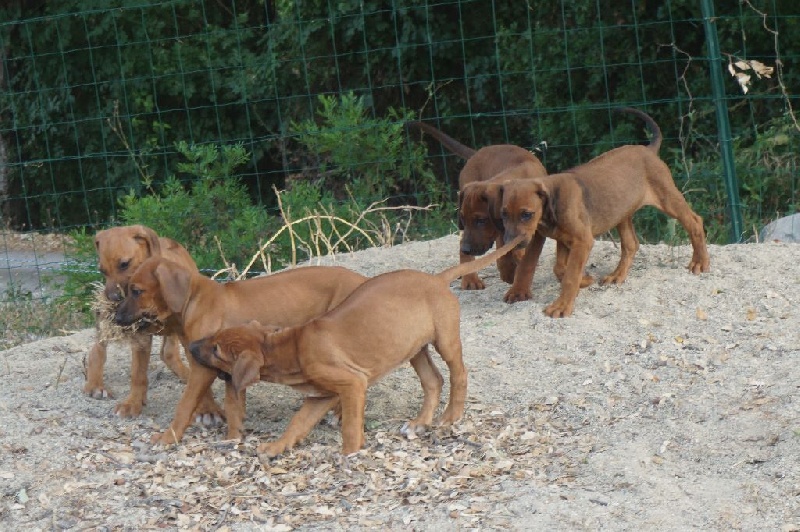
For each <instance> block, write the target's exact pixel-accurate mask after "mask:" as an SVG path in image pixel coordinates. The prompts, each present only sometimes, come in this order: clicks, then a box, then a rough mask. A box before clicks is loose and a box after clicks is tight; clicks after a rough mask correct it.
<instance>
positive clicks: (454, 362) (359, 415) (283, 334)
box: [190, 237, 522, 457]
mask: <svg viewBox="0 0 800 532" xmlns="http://www.w3.org/2000/svg"><path fill="white" fill-rule="evenodd" d="M521 240H522V238H521V237H517V238H516V239H514V240H512V241H511V242H509V243H508V244H506V245H505V246H503V247H501V248H500V249H498V250H496V251H494V252H493V253H491V254H489V255H486V256H485V257H482V258H480V259H478V260H476V261H473V262H470V263H466V264H460V265H458V266H455V267H453V268H450V269H448V270H445V271H443V272H441V273H439V274H437V275H430V274H427V273H423V272H419V271H415V270H400V271H395V272H390V273H385V274H383V275H378V276H377V277H373V278H371V279H369V280H368V281H366V282H365V283H364V284H362V285H361V286H359V287H358V288H357V289H356V290H355V291H353V293H352V294H351V295H350V297H348V298H347V299H345V300H344V301H343V302H342V303H341V304H340V305H339V306H338V307H336V308H335V309H333V310H332V311H330V312H328V313H327V314H325V315H323V316H320V317H319V318H316V319H314V320H312V321H310V322H308V323H306V324H304V325H300V326H297V327H289V328H286V329H281V330H278V331H277V332H275V328H274V327H272V326H270V325H266V326H262V325H259V324H258V323H250V324H248V325H243V326H238V327H234V328H229V329H225V330H222V331H220V332H218V333H216V334H214V335H213V336H211V337H209V338H205V339H203V340H200V341H197V342H194V343H193V344H192V345H191V346H190V350H191V353H192V356H193V357H194V358H195V360H196V361H197V362H199V363H200V364H202V365H204V366H206V367H209V368H214V369H215V370H218V371H221V372H223V373H225V374H227V375H230V380H231V382H232V385H233V388H234V389H235V390H237V391H239V390H243V389H244V388H246V387H247V386H249V385H251V384H253V383H255V382H258V381H259V380H264V381H270V382H276V383H280V384H286V385H288V386H291V387H293V388H295V389H297V390H299V391H301V392H303V393H305V394H306V398H305V400H304V402H303V405H302V407H301V408H300V410H299V411H298V412H297V414H295V416H294V417H293V418H292V420H291V421H290V422H289V426H288V427H287V428H286V431H285V432H284V434H283V436H281V437H280V438H279V439H278V440H276V441H274V442H271V443H265V444H261V445H259V447H258V453H259V455H262V456H264V457H272V456H276V455H278V454H281V453H282V452H283V451H285V450H286V449H291V448H292V447H293V446H294V445H295V444H296V443H298V442H300V441H301V440H302V439H303V438H305V437H306V435H308V433H309V432H310V431H311V429H312V428H313V427H314V425H316V424H317V422H319V420H320V419H322V417H323V416H324V415H325V414H326V413H327V412H328V411H329V410H330V409H331V408H334V407H335V406H336V405H337V404H339V403H340V402H341V408H342V453H344V454H349V453H353V452H356V451H358V450H359V449H360V448H361V447H363V445H364V407H365V403H366V393H367V388H368V387H369V386H370V385H371V384H373V383H374V382H376V381H377V380H378V379H380V378H381V377H383V376H384V375H386V374H387V373H388V372H389V371H391V370H392V369H394V368H396V367H397V366H399V365H400V364H402V363H403V362H405V361H407V360H408V361H410V362H411V365H412V367H413V368H414V370H415V371H416V373H417V376H418V377H419V379H420V382H421V383H422V389H423V395H424V397H423V403H422V409H421V410H420V413H419V415H418V416H417V417H416V418H415V419H414V420H412V421H409V422H408V423H407V424H406V425H405V427H404V429H403V430H404V431H416V430H418V429H420V428H422V427H424V426H426V425H430V424H431V422H432V421H433V414H434V412H435V410H436V406H437V405H438V403H439V398H440V396H441V392H442V384H443V380H442V376H441V374H440V373H439V371H438V370H437V369H436V366H434V364H433V361H432V360H431V357H430V353H429V352H428V344H431V345H433V346H434V347H435V348H436V350H437V351H438V352H439V354H440V355H441V357H442V359H443V360H444V361H445V363H446V364H447V367H448V369H449V370H450V400H449V403H448V405H447V408H446V409H445V411H444V412H443V413H442V415H441V416H439V418H438V420H437V422H438V423H440V424H451V423H453V422H455V421H457V420H459V419H460V418H461V416H462V415H463V412H464V401H465V398H466V393H467V373H466V370H465V368H464V362H463V360H462V356H461V335H460V308H459V304H458V298H457V297H456V296H455V295H453V293H452V292H451V291H450V286H449V285H450V283H451V282H452V281H454V280H455V279H457V278H458V277H459V276H461V275H464V274H465V273H468V272H470V271H476V270H478V269H481V268H484V267H486V266H487V265H488V264H490V263H491V262H492V261H494V260H496V259H497V258H498V257H500V256H502V255H503V254H504V253H506V252H508V251H510V250H511V249H512V248H513V247H514V246H516V245H517V244H518V243H519V242H520V241H521Z"/></svg>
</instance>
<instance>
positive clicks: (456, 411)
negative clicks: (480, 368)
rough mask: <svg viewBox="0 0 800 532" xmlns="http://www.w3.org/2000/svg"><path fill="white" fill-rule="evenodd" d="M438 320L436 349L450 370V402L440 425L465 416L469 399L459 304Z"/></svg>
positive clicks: (439, 421)
mask: <svg viewBox="0 0 800 532" xmlns="http://www.w3.org/2000/svg"><path fill="white" fill-rule="evenodd" d="M445 314H446V316H443V317H442V318H438V319H437V322H438V323H437V331H436V336H437V338H436V341H435V342H434V347H436V350H437V351H438V352H439V354H440V355H441V357H442V360H444V361H445V363H446V364H447V369H448V370H450V400H449V401H448V403H447V408H445V410H444V412H442V415H441V416H439V418H438V419H437V420H436V423H437V424H439V425H450V424H452V423H455V422H456V421H458V420H459V419H461V416H463V415H464V403H465V402H466V399H467V369H466V368H465V367H464V358H463V356H462V351H461V334H460V316H459V309H458V304H457V303H456V305H455V307H454V308H453V309H452V310H451V311H449V312H447V313H445Z"/></svg>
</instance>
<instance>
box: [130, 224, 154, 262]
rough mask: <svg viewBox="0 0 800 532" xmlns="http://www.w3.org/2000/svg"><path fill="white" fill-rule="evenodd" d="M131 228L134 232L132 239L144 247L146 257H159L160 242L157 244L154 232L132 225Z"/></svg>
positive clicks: (147, 228) (142, 226)
mask: <svg viewBox="0 0 800 532" xmlns="http://www.w3.org/2000/svg"><path fill="white" fill-rule="evenodd" d="M133 227H134V229H135V230H136V233H135V234H134V235H133V238H134V239H136V241H137V242H138V243H139V245H140V246H144V247H145V249H146V250H147V256H148V257H158V256H161V242H159V240H158V235H157V234H156V232H155V231H153V230H152V229H150V228H149V227H145V226H144V225H134V226H133Z"/></svg>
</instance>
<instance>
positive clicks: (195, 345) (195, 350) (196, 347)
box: [189, 340, 203, 359]
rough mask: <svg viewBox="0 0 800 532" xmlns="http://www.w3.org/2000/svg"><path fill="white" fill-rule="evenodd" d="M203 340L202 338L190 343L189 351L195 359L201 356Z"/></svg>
mask: <svg viewBox="0 0 800 532" xmlns="http://www.w3.org/2000/svg"><path fill="white" fill-rule="evenodd" d="M202 345H203V341H202V340H195V341H194V342H192V343H191V344H189V352H190V353H191V354H192V356H193V357H194V358H195V359H199V358H200V350H201V348H202Z"/></svg>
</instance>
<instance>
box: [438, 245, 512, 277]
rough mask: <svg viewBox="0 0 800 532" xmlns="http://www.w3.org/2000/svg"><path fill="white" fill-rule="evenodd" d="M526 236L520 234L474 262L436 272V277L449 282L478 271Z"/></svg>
mask: <svg viewBox="0 0 800 532" xmlns="http://www.w3.org/2000/svg"><path fill="white" fill-rule="evenodd" d="M524 238H525V235H519V236H517V237H516V238H515V239H514V240H512V241H510V242H506V243H505V244H504V245H503V246H502V247H501V248H499V249H496V250H494V251H492V252H491V253H489V254H488V255H484V256H483V257H481V258H479V259H475V260H474V261H472V262H463V263H461V264H459V265H458V266H453V267H452V268H448V269H446V270H445V271H443V272H439V273H437V274H436V277H438V278H439V279H443V280H444V281H445V282H446V283H447V284H450V283H452V282H453V281H455V280H456V279H458V278H459V277H463V276H464V275H466V274H468V273H472V272H477V271H478V270H482V269H484V268H485V267H487V266H488V265H490V264H491V263H493V262H494V261H496V260H497V259H499V258H500V257H502V256H503V255H505V254H506V253H508V252H509V251H511V250H512V249H514V248H515V247H517V244H519V243H520V242H522V240H523V239H524Z"/></svg>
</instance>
